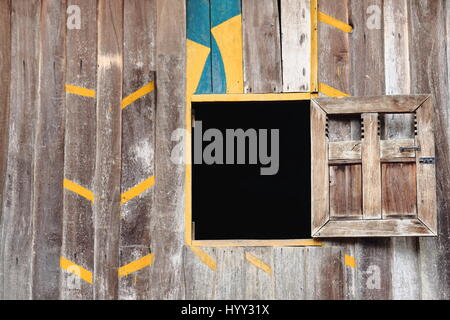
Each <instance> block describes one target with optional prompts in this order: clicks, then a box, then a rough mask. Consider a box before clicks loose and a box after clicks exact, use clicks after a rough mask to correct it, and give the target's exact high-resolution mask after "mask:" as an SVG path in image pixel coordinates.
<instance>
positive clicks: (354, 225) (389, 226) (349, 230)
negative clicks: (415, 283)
mask: <svg viewBox="0 0 450 320" xmlns="http://www.w3.org/2000/svg"><path fill="white" fill-rule="evenodd" d="M406 234H407V235H408V236H414V237H428V236H434V234H433V233H432V232H431V231H430V230H429V229H428V228H427V227H426V226H425V225H424V224H423V223H422V222H421V221H419V220H417V219H389V220H348V221H331V220H330V221H328V222H327V223H326V224H325V226H323V227H322V229H320V230H319V231H318V232H317V233H316V234H315V235H314V236H315V237H321V238H331V237H336V238H348V237H403V236H404V235H406ZM402 239H404V238H400V240H402ZM416 274H417V273H416Z"/></svg>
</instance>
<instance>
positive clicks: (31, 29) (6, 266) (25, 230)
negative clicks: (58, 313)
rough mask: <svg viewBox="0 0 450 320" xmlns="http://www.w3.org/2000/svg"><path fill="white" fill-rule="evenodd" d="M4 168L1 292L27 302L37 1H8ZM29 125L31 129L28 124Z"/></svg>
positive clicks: (37, 34)
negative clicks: (7, 109)
mask: <svg viewBox="0 0 450 320" xmlns="http://www.w3.org/2000/svg"><path fill="white" fill-rule="evenodd" d="M11 5H12V16H11V48H12V49H11V89H10V97H11V99H10V116H9V119H10V127H11V128H14V130H11V131H10V134H9V142H8V163H7V169H6V180H5V189H4V199H3V219H2V240H1V245H2V247H3V250H2V257H3V261H2V262H3V270H4V280H3V292H4V296H3V297H4V298H5V299H30V298H31V283H32V269H31V261H32V258H31V257H32V255H31V252H32V251H31V249H32V215H31V212H32V204H33V203H32V199H33V168H34V167H33V142H34V136H35V134H34V126H33V125H32V124H34V123H35V115H36V105H37V104H38V96H37V95H38V70H39V53H38V52H39V20H40V2H39V1H29V0H18V1H12V2H11ZM30 124H31V125H30Z"/></svg>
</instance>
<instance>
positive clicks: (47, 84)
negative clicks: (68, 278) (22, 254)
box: [32, 0, 66, 300]
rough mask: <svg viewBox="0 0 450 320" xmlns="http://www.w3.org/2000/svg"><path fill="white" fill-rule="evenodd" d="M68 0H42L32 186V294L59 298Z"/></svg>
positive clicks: (39, 296)
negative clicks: (66, 13)
mask: <svg viewBox="0 0 450 320" xmlns="http://www.w3.org/2000/svg"><path fill="white" fill-rule="evenodd" d="M65 12H66V1H59V0H42V2H41V25H40V33H41V34H40V46H39V51H40V55H39V56H40V57H39V82H38V83H39V98H38V101H39V102H38V104H37V106H36V113H37V117H36V120H37V121H36V126H35V130H36V137H35V140H34V191H33V249H32V257H33V265H32V270H33V281H32V294H33V296H32V298H33V299H47V300H48V299H57V298H59V272H60V267H59V259H60V250H61V241H62V215H63V184H62V181H63V179H64V109H65V103H64V102H65V101H64V100H65V92H64V81H65V63H66V61H65V49H66V48H65V39H66V15H65Z"/></svg>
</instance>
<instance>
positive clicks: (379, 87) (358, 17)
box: [349, 0, 391, 300]
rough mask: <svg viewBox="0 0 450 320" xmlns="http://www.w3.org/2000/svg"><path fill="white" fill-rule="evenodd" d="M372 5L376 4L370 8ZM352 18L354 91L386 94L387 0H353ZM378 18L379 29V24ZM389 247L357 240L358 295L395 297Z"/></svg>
mask: <svg viewBox="0 0 450 320" xmlns="http://www.w3.org/2000/svg"><path fill="white" fill-rule="evenodd" d="M370 6H372V7H371V8H369V7H370ZM377 12H378V13H379V14H380V15H378V14H377ZM369 19H374V20H371V22H372V23H373V24H371V25H370V26H371V28H369V26H368V23H369ZM377 19H379V21H377ZM349 22H350V24H351V25H352V26H353V33H352V34H351V36H350V47H351V60H352V63H351V77H352V78H351V83H352V85H351V88H352V91H351V93H352V94H353V95H355V96H375V95H383V94H384V92H385V74H384V73H385V72H384V23H383V1H382V0H375V1H374V0H362V1H361V0H351V1H350V12H349ZM377 22H379V27H380V28H379V29H378V28H377V26H376V23H377ZM373 27H374V28H373ZM389 248H390V239H386V238H384V239H383V238H376V239H375V238H373V239H358V240H356V241H355V249H354V252H353V257H354V258H355V260H356V264H357V267H356V272H355V279H354V292H355V296H354V297H355V298H356V299H371V300H374V299H390V298H391V271H390V270H391V252H390V250H389ZM378 279H379V280H380V281H379V282H378Z"/></svg>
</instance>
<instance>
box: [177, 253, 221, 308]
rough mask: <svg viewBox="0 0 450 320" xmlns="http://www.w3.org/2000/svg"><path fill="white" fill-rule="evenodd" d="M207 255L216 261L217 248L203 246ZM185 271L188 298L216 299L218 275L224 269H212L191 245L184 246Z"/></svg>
mask: <svg viewBox="0 0 450 320" xmlns="http://www.w3.org/2000/svg"><path fill="white" fill-rule="evenodd" d="M201 250H202V251H204V252H205V253H206V254H207V255H209V256H210V257H211V258H212V259H214V260H215V261H216V260H217V259H216V250H215V249H214V248H202V249H201ZM183 261H184V263H183V272H184V274H185V277H186V279H185V284H186V296H185V298H186V299H187V300H211V299H215V294H216V289H215V285H216V283H217V276H218V273H219V272H221V271H222V272H226V271H223V270H220V271H218V270H211V269H210V268H209V267H208V266H207V265H206V264H204V263H202V262H201V261H200V259H199V257H198V256H197V255H196V254H195V253H194V252H193V251H192V250H191V248H190V247H189V246H185V247H184V252H183Z"/></svg>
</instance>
